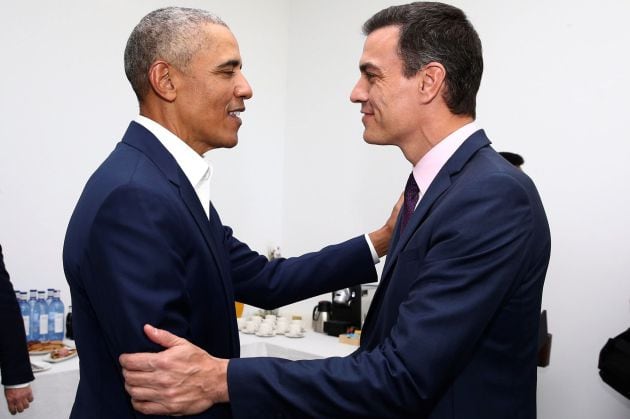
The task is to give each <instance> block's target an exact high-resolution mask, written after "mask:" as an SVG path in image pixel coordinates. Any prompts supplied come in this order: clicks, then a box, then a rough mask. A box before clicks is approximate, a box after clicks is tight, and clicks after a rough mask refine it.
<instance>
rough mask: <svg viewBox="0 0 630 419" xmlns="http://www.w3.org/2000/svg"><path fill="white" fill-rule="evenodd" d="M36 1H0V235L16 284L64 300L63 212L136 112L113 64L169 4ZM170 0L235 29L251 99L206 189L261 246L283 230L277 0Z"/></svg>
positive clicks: (281, 8)
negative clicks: (0, 43) (147, 18)
mask: <svg viewBox="0 0 630 419" xmlns="http://www.w3.org/2000/svg"><path fill="white" fill-rule="evenodd" d="M39 3H40V4H39V5H37V7H34V5H33V4H32V2H12V3H8V4H7V5H5V9H4V10H3V13H2V14H1V16H0V35H1V36H2V38H3V39H5V40H6V42H5V46H4V48H3V58H2V63H3V69H4V70H3V71H4V90H3V94H2V95H1V97H0V115H2V116H1V118H2V120H1V123H0V244H2V247H3V250H4V255H5V261H6V264H7V268H8V270H9V272H10V274H11V276H12V281H13V283H14V286H15V287H16V288H18V289H28V288H40V289H45V288H48V287H56V288H60V289H61V290H62V297H63V299H64V301H65V302H66V304H68V303H69V291H68V287H67V285H66V282H65V279H64V276H63V268H62V263H61V250H62V245H63V238H64V234H65V229H66V226H67V222H68V220H69V218H70V215H71V212H72V209H73V208H74V205H75V204H76V201H77V199H78V196H79V194H80V192H81V190H82V189H83V186H84V184H85V182H86V180H87V178H88V177H89V175H90V174H91V173H92V172H93V171H94V170H95V169H96V167H97V166H98V164H100V162H101V161H103V160H104V159H105V158H106V157H107V155H108V154H109V153H110V152H111V150H112V149H113V148H114V145H115V144H116V143H117V142H118V141H119V140H120V138H121V137H122V135H123V133H124V131H125V129H126V128H127V125H128V124H129V121H130V120H131V119H132V118H133V117H135V116H136V115H137V112H138V111H137V104H136V100H135V97H134V95H133V93H132V91H131V88H130V87H129V83H128V82H127V79H126V78H125V75H124V69H123V58H122V57H123V50H124V48H125V44H126V41H127V38H128V36H129V33H130V32H131V30H132V29H133V27H134V26H135V25H136V24H137V22H138V21H139V20H140V19H141V18H142V16H144V15H145V14H146V13H148V12H149V11H151V10H153V9H155V8H158V7H160V6H166V5H170V4H172V2H170V1H164V0H159V1H158V0H142V1H133V2H130V1H126V0H115V1H110V0H108V1H105V0H99V1H90V2H84V1H72V0H64V1H62V2H39ZM178 4H179V5H181V6H190V7H203V8H209V9H211V10H212V11H213V12H214V13H216V14H218V15H220V16H222V17H224V19H225V20H226V22H227V23H228V25H230V27H231V29H232V30H233V32H234V33H235V34H236V36H237V37H238V40H239V43H240V47H241V54H242V56H243V60H244V71H245V74H246V76H247V77H248V79H249V81H250V83H251V84H252V85H253V86H254V98H253V99H252V100H250V101H248V102H247V111H246V112H245V113H244V114H243V115H242V118H243V120H244V125H243V127H242V129H241V131H240V143H239V145H238V151H236V152H234V151H233V150H220V151H216V152H213V153H210V157H209V160H211V161H212V163H213V165H214V168H215V171H214V173H215V174H214V177H213V181H212V192H211V193H212V199H213V200H214V201H215V203H216V206H217V207H218V210H219V212H220V213H221V215H222V219H223V222H224V223H226V224H230V225H232V224H235V221H238V222H237V223H236V224H237V226H236V229H235V230H236V234H238V235H239V236H240V237H243V238H244V239H246V240H247V242H248V243H250V245H251V246H252V247H253V248H255V249H259V250H261V251H263V252H264V251H265V250H266V249H267V247H268V246H270V245H271V244H275V243H278V242H280V241H281V237H282V222H281V220H282V217H281V212H282V199H283V194H282V187H281V180H280V179H282V178H283V177H284V175H283V161H284V139H285V135H284V126H285V121H286V111H285V108H286V91H287V87H286V77H287V65H286V60H287V44H288V37H287V30H288V29H287V28H288V18H287V13H288V12H287V7H286V4H285V2H284V1H273V2H268V3H265V4H263V3H262V2H257V1H253V0H252V1H240V2H228V1H215V2H208V1H187V2H181V1H180V2H179V3H178ZM59 5H61V7H60V6H59ZM243 10H247V13H242V12H243ZM254 69H256V70H254ZM252 178H253V179H255V181H254V182H252Z"/></svg>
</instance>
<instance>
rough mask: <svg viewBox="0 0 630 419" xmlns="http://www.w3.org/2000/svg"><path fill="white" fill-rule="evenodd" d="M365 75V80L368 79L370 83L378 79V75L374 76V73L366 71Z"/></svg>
mask: <svg viewBox="0 0 630 419" xmlns="http://www.w3.org/2000/svg"><path fill="white" fill-rule="evenodd" d="M363 74H364V75H365V78H366V79H367V80H368V81H373V80H374V78H375V77H376V74H374V73H370V72H369V71H366V72H365V73H363Z"/></svg>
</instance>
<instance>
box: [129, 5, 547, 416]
mask: <svg viewBox="0 0 630 419" xmlns="http://www.w3.org/2000/svg"><path fill="white" fill-rule="evenodd" d="M364 30H365V34H366V35H367V38H366V41H365V45H364V48H363V54H362V56H361V59H360V63H359V68H360V70H361V76H360V78H359V81H358V82H357V84H356V86H355V87H354V89H353V91H352V93H351V96H350V99H351V100H352V101H353V102H355V103H358V104H360V105H361V113H362V114H363V119H362V121H363V125H364V128H365V130H364V133H363V138H364V139H365V141H367V142H368V143H371V144H383V145H395V146H398V147H399V148H400V149H401V151H402V153H403V155H404V156H405V158H406V159H407V160H408V161H409V162H410V163H411V165H412V172H411V174H410V175H409V179H408V180H407V186H406V187H405V194H404V195H405V200H404V204H403V208H402V211H401V215H400V217H399V220H398V222H397V226H396V228H395V231H394V236H393V239H392V243H391V245H390V249H391V251H390V253H389V256H388V258H387V261H386V263H385V267H384V269H383V273H382V278H381V281H380V283H379V287H378V290H377V292H376V295H375V296H374V299H373V301H372V304H371V306H370V311H369V313H368V316H367V318H366V320H365V324H364V327H363V331H362V334H361V343H360V347H359V349H358V350H357V351H356V352H354V353H353V354H351V355H350V356H348V357H345V358H329V359H324V360H309V361H294V362H291V361H286V360H280V359H272V358H250V359H231V360H225V359H217V358H213V357H211V356H209V355H208V354H206V353H205V352H204V351H202V350H200V349H199V348H196V347H195V346H194V345H191V344H189V343H188V342H186V340H184V339H181V338H179V337H176V336H173V335H172V334H170V333H168V332H165V331H161V330H158V329H154V328H152V327H150V326H147V327H146V331H147V334H148V335H149V337H150V338H151V339H152V340H153V341H154V342H156V343H158V344H160V345H162V346H164V347H166V348H168V349H167V350H166V351H164V352H162V353H159V354H130V355H123V356H122V357H121V364H122V365H123V368H124V376H125V380H126V386H127V390H128V392H129V393H130V394H131V397H132V402H133V405H134V407H136V408H137V409H139V410H140V411H142V412H145V413H170V414H188V413H195V412H196V411H195V410H194V409H190V408H189V407H188V406H187V404H191V403H190V401H191V400H192V401H194V402H195V407H196V408H199V407H200V406H204V405H205V406H210V405H212V404H214V403H218V402H227V401H229V402H231V403H232V412H233V414H234V416H235V417H237V418H240V417H296V418H297V417H309V418H311V417H313V418H315V417H316V418H333V417H335V418H346V417H347V418H364V417H365V418H368V417H369V418H381V419H382V418H407V417H409V418H412V417H413V418H431V419H503V418H517V419H532V418H535V416H536V336H537V319H538V315H539V313H540V302H541V296H542V287H543V283H544V279H545V273H546V269H547V265H548V262H549V254H550V234H549V227H548V223H547V219H546V216H545V212H544V209H543V206H542V203H541V201H540V197H539V196H538V193H537V191H536V188H535V186H534V184H533V183H532V181H531V180H530V179H529V178H528V177H527V176H526V175H525V174H524V173H523V172H522V171H519V170H516V169H515V168H514V167H513V166H511V165H510V164H509V163H508V162H507V161H505V159H503V158H502V157H501V156H500V155H499V154H498V153H497V152H496V151H495V150H493V149H492V147H491V146H490V141H489V140H488V138H487V137H486V134H485V133H484V131H483V130H481V129H480V128H479V127H478V126H477V125H476V124H475V121H474V120H475V98H476V94H477V90H478V88H479V85H480V81H481V74H482V68H483V60H482V54H481V42H480V40H479V37H478V36H477V33H476V32H475V30H474V28H473V27H472V25H471V24H470V22H469V21H468V20H467V18H466V16H465V15H464V13H463V12H462V11H461V10H459V9H457V8H455V7H452V6H449V5H446V4H441V3H429V2H418V3H412V4H408V5H403V6H394V7H390V8H388V9H385V10H382V11H381V12H379V13H377V14H376V15H374V16H373V17H372V18H371V19H369V20H368V21H367V22H366V24H365V26H364ZM193 366H194V373H191V372H189V371H190V370H191V369H193Z"/></svg>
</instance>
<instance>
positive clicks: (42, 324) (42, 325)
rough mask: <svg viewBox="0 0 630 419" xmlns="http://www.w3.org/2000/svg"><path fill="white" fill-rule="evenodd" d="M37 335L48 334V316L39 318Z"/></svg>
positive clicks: (44, 315) (43, 315)
mask: <svg viewBox="0 0 630 419" xmlns="http://www.w3.org/2000/svg"><path fill="white" fill-rule="evenodd" d="M39 334H40V335H47V334H48V314H42V315H41V316H39Z"/></svg>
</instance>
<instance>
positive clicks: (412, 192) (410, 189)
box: [400, 172, 420, 233]
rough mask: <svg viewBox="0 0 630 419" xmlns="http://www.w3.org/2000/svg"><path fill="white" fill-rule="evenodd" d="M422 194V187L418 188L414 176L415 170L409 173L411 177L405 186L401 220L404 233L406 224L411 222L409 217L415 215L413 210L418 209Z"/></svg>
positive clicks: (401, 229)
mask: <svg viewBox="0 0 630 419" xmlns="http://www.w3.org/2000/svg"><path fill="white" fill-rule="evenodd" d="M419 196H420V188H418V184H417V183H416V180H415V179H414V178H413V172H412V173H411V174H410V175H409V179H407V185H406V186H405V200H404V202H403V207H402V210H403V215H402V219H401V220H400V232H401V233H402V232H403V230H404V229H405V226H406V225H407V223H408V222H409V219H410V218H411V216H412V215H413V211H414V210H415V209H416V204H417V203H418V197H419Z"/></svg>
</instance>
